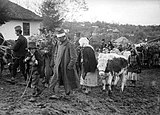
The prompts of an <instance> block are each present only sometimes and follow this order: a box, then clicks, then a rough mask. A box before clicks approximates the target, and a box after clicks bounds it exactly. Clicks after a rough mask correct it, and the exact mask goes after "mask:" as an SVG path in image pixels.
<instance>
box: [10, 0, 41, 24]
mask: <svg viewBox="0 0 160 115" xmlns="http://www.w3.org/2000/svg"><path fill="white" fill-rule="evenodd" d="M8 8H9V17H10V18H11V19H13V20H26V21H42V17H40V16H38V15H36V14H35V13H34V12H32V11H30V10H28V9H25V8H23V7H22V6H20V5H18V4H15V3H13V2H11V1H9V2H8Z"/></svg>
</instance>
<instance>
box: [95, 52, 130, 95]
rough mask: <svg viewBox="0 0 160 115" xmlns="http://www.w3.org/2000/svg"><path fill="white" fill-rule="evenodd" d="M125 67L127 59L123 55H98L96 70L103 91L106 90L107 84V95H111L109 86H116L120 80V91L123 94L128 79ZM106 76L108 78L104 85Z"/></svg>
mask: <svg viewBox="0 0 160 115" xmlns="http://www.w3.org/2000/svg"><path fill="white" fill-rule="evenodd" d="M127 66H128V61H127V58H126V57H125V56H123V55H118V54H115V53H108V54H103V53H100V54H99V56H98V65H97V68H98V70H99V75H100V77H101V78H102V84H103V91H105V90H106V84H108V88H109V91H108V93H109V94H111V92H112V87H111V86H115V85H117V82H118V80H119V79H120V78H121V79H122V82H121V91H122V92H123V90H124V86H125V84H126V80H127V77H128V75H127ZM106 76H108V80H107V82H108V83H106Z"/></svg>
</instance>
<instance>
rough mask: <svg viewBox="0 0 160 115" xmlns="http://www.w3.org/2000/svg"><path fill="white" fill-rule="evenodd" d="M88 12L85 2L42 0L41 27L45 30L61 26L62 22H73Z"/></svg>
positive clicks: (75, 0) (80, 0)
mask: <svg viewBox="0 0 160 115" xmlns="http://www.w3.org/2000/svg"><path fill="white" fill-rule="evenodd" d="M86 10H88V8H87V5H86V2H85V0H44V1H43V3H42V5H41V7H40V11H41V15H42V17H43V25H44V27H45V28H47V30H52V31H54V28H56V27H59V26H61V24H62V22H63V20H72V21H73V20H75V19H76V18H78V16H77V14H81V13H80V12H82V11H86Z"/></svg>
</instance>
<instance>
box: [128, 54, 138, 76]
mask: <svg viewBox="0 0 160 115" xmlns="http://www.w3.org/2000/svg"><path fill="white" fill-rule="evenodd" d="M128 64H129V66H128V72H134V73H139V69H140V66H141V64H140V60H139V57H138V55H130V56H129V57H128Z"/></svg>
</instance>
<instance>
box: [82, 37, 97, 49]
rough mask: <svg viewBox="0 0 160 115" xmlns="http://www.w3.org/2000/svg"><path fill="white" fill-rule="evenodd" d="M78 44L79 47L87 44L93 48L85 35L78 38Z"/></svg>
mask: <svg viewBox="0 0 160 115" xmlns="http://www.w3.org/2000/svg"><path fill="white" fill-rule="evenodd" d="M79 44H80V46H81V47H86V46H88V47H91V48H92V49H93V50H94V48H93V47H92V46H91V45H90V44H89V40H88V39H87V38H86V37H82V38H80V39H79Z"/></svg>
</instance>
